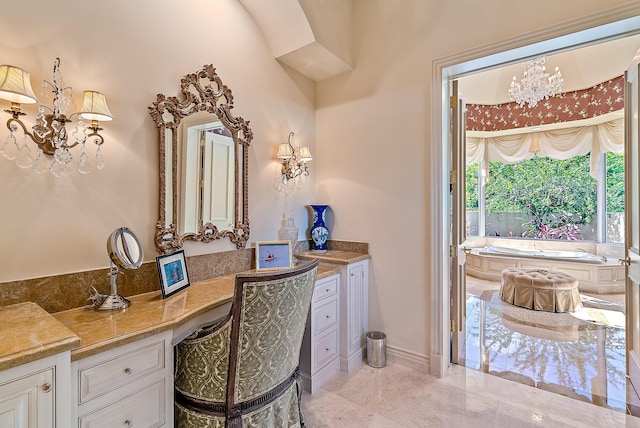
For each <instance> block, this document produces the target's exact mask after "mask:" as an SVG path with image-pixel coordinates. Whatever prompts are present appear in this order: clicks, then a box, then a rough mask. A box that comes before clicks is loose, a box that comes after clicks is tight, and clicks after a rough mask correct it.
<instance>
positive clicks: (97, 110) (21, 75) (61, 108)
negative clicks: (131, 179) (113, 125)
mask: <svg viewBox="0 0 640 428" xmlns="http://www.w3.org/2000/svg"><path fill="white" fill-rule="evenodd" d="M47 88H50V92H51V94H52V96H53V100H52V102H51V104H52V107H49V106H47V105H45V104H43V103H40V105H39V107H38V115H37V116H36V118H35V125H33V127H32V128H31V132H30V131H29V130H28V129H27V126H26V125H25V124H24V123H23V122H22V120H21V119H20V117H21V116H25V115H26V113H23V112H21V111H20V104H35V103H37V102H38V99H37V98H36V96H35V95H34V94H33V89H31V80H30V76H29V73H28V72H27V71H25V70H23V69H21V68H18V67H14V66H11V65H2V66H0V99H4V100H7V101H10V102H11V109H10V110H5V111H6V112H7V113H9V114H10V115H11V117H10V118H9V120H7V128H9V135H8V136H7V138H6V140H5V141H4V144H1V145H0V153H1V154H2V155H4V157H6V158H7V159H9V160H15V162H16V164H17V165H18V166H19V167H20V168H31V169H32V170H33V171H35V172H36V173H38V174H41V173H43V172H45V171H47V170H48V171H49V172H51V173H52V174H53V175H55V176H56V177H62V176H67V175H69V174H70V173H71V172H72V171H73V170H72V168H71V167H72V162H71V161H72V160H73V154H72V153H71V151H70V149H72V148H74V147H76V146H80V156H79V158H78V161H77V163H76V164H75V165H74V166H75V169H76V170H77V171H78V172H80V173H81V174H87V173H89V172H90V171H91V170H92V169H93V166H95V167H96V168H98V169H102V168H103V167H104V158H103V156H102V153H101V151H100V148H101V146H102V143H104V138H103V137H102V136H101V135H100V134H99V131H101V130H102V128H100V126H99V125H98V121H110V120H113V117H112V116H111V112H110V111H109V108H108V107H107V102H106V99H105V96H104V95H103V94H101V93H100V92H95V91H84V98H83V103H82V107H81V108H80V111H78V112H76V113H72V114H71V115H69V116H68V117H67V116H66V114H67V109H68V108H69V106H70V104H71V87H69V86H65V85H64V81H63V78H62V72H61V71H60V58H56V60H55V62H54V66H53V81H52V82H49V81H48V80H45V81H44V82H43V83H42V93H41V96H43V95H44V94H45V93H46V90H47ZM73 116H78V118H77V124H76V126H75V128H74V130H73V131H72V132H71V135H69V134H68V133H67V129H66V124H67V123H70V122H71V121H72V120H71V119H72V118H73ZM85 120H88V121H91V124H90V125H86V124H85V122H84V121H85ZM20 130H22V132H20ZM27 137H28V138H29V139H30V140H31V141H32V142H33V143H35V144H36V146H37V147H36V149H35V150H34V151H32V149H30V148H29V144H28V138H27ZM87 141H93V142H94V143H95V144H96V145H97V150H96V153H95V155H94V160H93V161H92V160H91V159H90V158H89V155H88V154H87V147H86V143H87ZM44 155H50V156H53V159H52V160H51V161H49V160H48V159H46V156H44Z"/></svg>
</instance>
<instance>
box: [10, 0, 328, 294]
mask: <svg viewBox="0 0 640 428" xmlns="http://www.w3.org/2000/svg"><path fill="white" fill-rule="evenodd" d="M2 9H3V10H2V13H1V14H0V63H2V64H12V65H16V66H19V67H22V68H25V69H26V70H28V71H29V72H30V73H31V80H32V84H33V87H34V91H35V93H36V95H39V94H40V82H42V80H43V79H51V74H52V69H53V61H54V59H55V58H56V56H59V57H60V58H61V60H62V71H63V74H64V77H65V81H66V84H67V85H70V86H73V88H74V99H75V100H76V102H77V103H80V102H81V97H82V90H84V89H94V90H98V91H101V92H103V93H105V94H106V96H107V101H108V103H109V107H110V109H111V112H112V113H113V115H114V117H115V120H114V121H113V122H109V123H105V124H104V126H103V127H104V128H105V130H104V131H103V134H104V137H105V140H106V142H105V144H104V146H103V149H104V150H103V151H104V155H105V158H106V167H105V168H104V169H103V170H102V171H97V172H93V173H92V174H90V175H87V176H81V175H78V174H75V175H73V176H71V177H68V178H63V179H56V178H54V177H53V176H51V175H50V174H47V175H43V176H36V175H34V174H32V173H31V172H29V171H25V170H21V169H19V168H18V167H17V166H16V165H15V163H13V162H10V161H8V160H6V159H4V158H3V157H1V156H0V201H2V202H0V224H2V226H3V228H4V231H3V234H2V237H1V238H0V282H4V281H12V280H18V279H27V278H35V277H40V276H47V275H53V274H59V273H67V272H76V271H82V270H87V269H96V268H103V267H106V266H108V264H109V263H108V256H107V252H106V240H107V237H108V235H109V234H110V233H111V232H112V231H113V230H114V229H115V228H117V227H119V226H128V227H130V228H132V229H133V230H134V231H135V232H136V233H137V234H138V235H139V237H140V239H141V241H142V243H143V246H144V252H145V260H146V261H149V260H153V259H154V257H155V255H156V251H155V247H154V245H153V234H154V231H155V222H156V220H157V218H158V207H157V205H158V177H157V174H158V154H157V152H158V150H157V140H158V137H157V128H156V127H155V125H154V123H153V121H152V119H151V117H150V116H149V114H148V110H147V107H148V106H149V105H150V104H151V103H152V102H153V101H154V100H155V99H156V94H158V93H164V94H167V95H178V92H179V82H180V78H181V77H182V76H183V75H184V74H186V73H191V72H195V71H197V70H199V69H200V68H202V66H203V65H205V64H213V65H214V66H215V67H216V68H217V71H218V74H219V75H220V77H221V78H222V81H223V82H224V83H225V84H226V85H227V86H229V87H230V88H231V90H232V91H233V95H234V101H235V108H234V109H233V112H234V113H235V115H237V116H242V117H244V118H245V119H248V120H250V122H251V123H250V126H251V128H252V129H253V131H254V134H255V136H254V139H253V141H252V145H251V147H250V150H249V170H250V178H249V188H250V193H249V205H250V225H251V241H255V240H261V239H262V240H264V239H276V238H277V230H278V228H279V227H280V220H281V217H282V214H283V213H284V212H288V211H289V210H293V212H294V217H295V220H296V224H297V226H298V227H299V229H300V239H303V238H304V236H305V232H306V229H307V227H308V211H307V209H306V208H305V207H304V206H305V205H307V204H310V203H313V202H314V199H313V194H314V190H313V185H314V182H313V178H314V177H315V174H313V175H312V180H311V183H310V184H311V185H310V187H309V188H308V189H307V190H305V191H304V192H302V193H298V194H296V195H293V196H290V197H288V198H285V197H284V196H282V195H280V194H278V193H277V192H276V191H275V189H274V186H273V183H274V179H275V177H276V174H277V171H278V168H279V167H278V164H277V163H276V161H275V159H274V158H275V152H274V150H275V149H274V148H275V146H276V145H277V144H278V143H281V142H284V140H285V139H286V137H287V135H288V133H289V131H294V132H295V133H296V143H297V144H299V145H310V146H311V150H312V152H313V153H315V132H316V130H315V112H314V103H315V100H314V85H313V83H311V81H310V80H308V79H307V78H305V77H302V76H301V75H299V74H297V73H296V72H294V71H292V70H290V69H285V68H284V67H283V66H282V65H281V64H279V63H278V62H277V61H276V60H274V59H273V57H272V55H271V52H270V50H269V48H268V46H267V45H266V43H265V41H264V39H263V37H262V34H261V33H260V32H259V30H258V29H257V28H256V26H255V24H254V22H253V20H252V19H251V17H250V16H248V14H247V13H246V11H245V9H244V8H243V7H242V6H241V5H240V4H239V3H238V2H237V1H234V0H215V1H207V2H203V1H200V0H180V1H172V2H167V1H163V2H158V1H154V0H136V1H129V0H111V1H108V2H87V1H78V0H61V1H56V2H47V1H41V0H21V1H19V2H8V3H6V4H3V7H2ZM8 107H9V104H8V103H7V102H5V101H0V108H1V109H2V110H4V109H6V108H8ZM77 107H78V106H76V108H77ZM23 110H24V111H27V112H28V113H30V115H29V116H28V117H27V120H28V121H30V123H33V117H34V116H35V111H36V110H35V107H33V106H24V109H23ZM1 116H2V117H4V119H2V120H3V121H4V120H6V119H8V115H7V114H6V113H4V112H2V114H1ZM7 134H8V131H7V130H6V128H5V127H4V126H3V127H2V129H1V130H0V139H2V140H4V138H5V136H6V135H7ZM311 168H312V170H313V169H314V168H315V165H314V164H313V163H312V164H311ZM226 249H235V246H233V245H231V244H230V243H228V242H226V243H225V242H216V243H212V244H206V245H204V244H190V245H186V250H187V254H188V255H190V254H197V253H206V252H212V251H221V250H226Z"/></svg>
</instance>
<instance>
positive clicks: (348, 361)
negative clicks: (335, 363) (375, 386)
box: [340, 348, 366, 373]
mask: <svg viewBox="0 0 640 428" xmlns="http://www.w3.org/2000/svg"><path fill="white" fill-rule="evenodd" d="M365 355H366V349H365V348H361V349H359V350H357V351H356V352H354V353H353V354H351V355H350V356H349V358H344V357H340V370H341V371H343V372H346V373H349V372H352V371H353V370H354V369H355V368H356V367H360V366H361V365H362V363H363V362H364V360H365Z"/></svg>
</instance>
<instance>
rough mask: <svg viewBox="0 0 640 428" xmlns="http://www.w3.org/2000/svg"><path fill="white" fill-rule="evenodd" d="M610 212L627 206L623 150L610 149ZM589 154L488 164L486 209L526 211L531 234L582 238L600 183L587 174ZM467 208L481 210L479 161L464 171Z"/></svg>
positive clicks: (590, 216)
mask: <svg viewBox="0 0 640 428" xmlns="http://www.w3.org/2000/svg"><path fill="white" fill-rule="evenodd" d="M606 157H607V192H606V195H607V197H606V199H607V201H606V203H607V211H608V212H623V211H624V155H618V154H613V153H607V156H606ZM589 159H590V156H589V155H584V156H576V157H574V158H571V159H567V160H553V159H549V158H539V157H534V158H532V159H528V160H525V161H523V162H520V163H518V164H516V165H507V164H502V163H500V162H490V163H489V177H490V179H489V181H488V182H487V184H486V188H485V194H486V201H485V210H486V212H487V213H496V212H524V213H526V215H528V216H529V218H530V220H529V222H528V223H527V224H526V227H527V229H528V232H527V233H526V235H527V236H530V237H538V238H560V239H579V238H580V229H579V226H581V225H584V224H587V223H590V222H591V221H592V220H593V218H594V217H595V214H596V208H597V195H596V191H597V182H596V180H595V179H593V178H592V177H591V176H590V175H589V166H590V165H589ZM466 180H467V183H466V202H467V204H466V205H467V210H469V211H476V210H478V164H477V163H475V164H472V165H469V166H468V167H467V171H466Z"/></svg>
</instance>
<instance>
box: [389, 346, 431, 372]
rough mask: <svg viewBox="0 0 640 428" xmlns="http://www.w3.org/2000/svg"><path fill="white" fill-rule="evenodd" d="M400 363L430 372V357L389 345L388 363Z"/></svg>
mask: <svg viewBox="0 0 640 428" xmlns="http://www.w3.org/2000/svg"><path fill="white" fill-rule="evenodd" d="M390 362H392V363H394V364H400V365H403V366H405V367H409V368H411V369H413V370H417V371H420V372H423V373H429V357H427V356H426V355H420V354H416V353H415V352H410V351H405V350H404V349H399V348H394V347H393V346H387V363H390Z"/></svg>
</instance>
